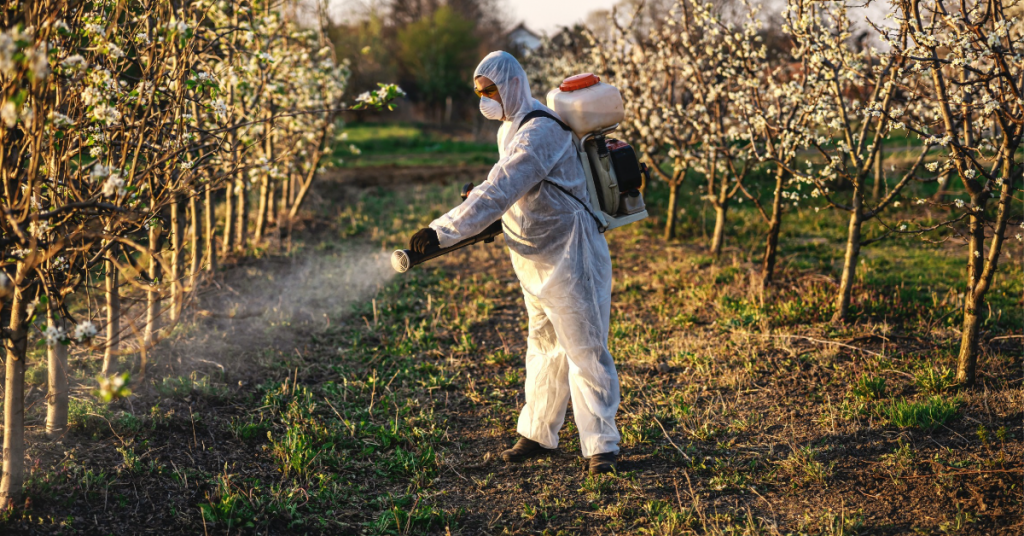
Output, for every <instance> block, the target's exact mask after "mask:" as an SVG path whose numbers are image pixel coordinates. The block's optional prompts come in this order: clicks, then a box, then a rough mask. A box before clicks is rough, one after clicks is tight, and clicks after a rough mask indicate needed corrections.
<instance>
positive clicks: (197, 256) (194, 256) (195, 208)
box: [188, 195, 203, 292]
mask: <svg viewBox="0 0 1024 536" xmlns="http://www.w3.org/2000/svg"><path fill="white" fill-rule="evenodd" d="M188 219H189V221H188V241H189V243H190V246H191V247H190V248H189V249H190V251H189V254H190V255H189V263H188V290H189V292H192V291H193V290H194V289H195V288H196V280H197V279H198V278H199V270H200V269H201V264H200V263H201V261H202V259H203V247H202V245H201V244H202V240H201V239H200V237H199V199H197V195H191V196H189V198H188Z"/></svg>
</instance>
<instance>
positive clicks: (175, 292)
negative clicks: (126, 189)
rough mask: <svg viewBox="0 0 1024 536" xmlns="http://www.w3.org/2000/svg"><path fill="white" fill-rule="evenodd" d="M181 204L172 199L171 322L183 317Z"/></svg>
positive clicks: (175, 198) (176, 199)
mask: <svg viewBox="0 0 1024 536" xmlns="http://www.w3.org/2000/svg"><path fill="white" fill-rule="evenodd" d="M181 228H182V225H181V203H180V202H179V200H178V197H177V196H174V197H173V198H172V199H171V322H177V321H178V318H179V317H180V316H181V305H182V303H181V294H182V290H181V248H182V247H184V244H183V243H182V240H181Z"/></svg>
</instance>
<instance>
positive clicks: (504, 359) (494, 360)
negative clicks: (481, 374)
mask: <svg viewBox="0 0 1024 536" xmlns="http://www.w3.org/2000/svg"><path fill="white" fill-rule="evenodd" d="M486 361H487V362H488V363H490V364H492V365H497V366H499V367H504V366H507V365H512V364H515V362H516V361H517V360H516V358H515V356H513V355H512V354H510V353H508V352H506V351H505V350H498V351H496V352H494V353H492V354H490V355H488V356H487V358H486Z"/></svg>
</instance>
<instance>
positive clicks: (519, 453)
mask: <svg viewBox="0 0 1024 536" xmlns="http://www.w3.org/2000/svg"><path fill="white" fill-rule="evenodd" d="M554 451H555V449H546V448H544V447H542V446H540V443H538V442H536V441H534V440H532V439H527V438H525V437H520V438H519V441H518V442H516V445H515V446H514V447H512V448H510V449H508V450H506V451H504V452H502V453H501V459H503V460H505V461H506V462H512V463H519V462H522V461H525V460H528V459H530V458H533V457H534V456H540V455H543V454H550V453H552V452H554Z"/></svg>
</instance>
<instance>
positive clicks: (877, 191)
mask: <svg viewBox="0 0 1024 536" xmlns="http://www.w3.org/2000/svg"><path fill="white" fill-rule="evenodd" d="M875 143H882V140H880V139H877V138H876V139H875ZM884 151H885V145H879V146H878V154H877V155H876V156H875V182H874V183H873V184H872V185H871V200H872V201H878V200H879V199H881V198H882V194H883V193H884V192H883V190H882V185H883V184H885V169H883V166H882V161H883V160H885V156H884Z"/></svg>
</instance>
